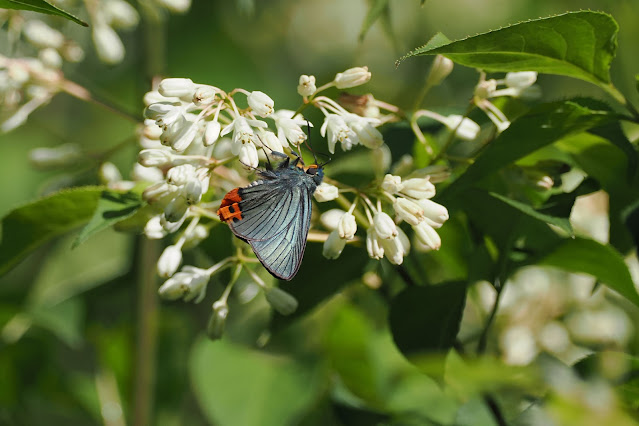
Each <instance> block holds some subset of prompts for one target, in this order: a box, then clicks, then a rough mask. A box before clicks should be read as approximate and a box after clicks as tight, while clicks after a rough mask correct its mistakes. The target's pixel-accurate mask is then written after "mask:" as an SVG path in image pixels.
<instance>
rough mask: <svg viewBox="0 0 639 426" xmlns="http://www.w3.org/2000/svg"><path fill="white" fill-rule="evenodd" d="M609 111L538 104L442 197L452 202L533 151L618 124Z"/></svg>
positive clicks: (566, 104)
mask: <svg viewBox="0 0 639 426" xmlns="http://www.w3.org/2000/svg"><path fill="white" fill-rule="evenodd" d="M616 119H618V117H617V116H616V115H614V114H610V113H608V112H606V111H593V110H591V109H588V108H585V107H583V106H581V105H579V104H577V103H575V102H571V101H561V102H553V103H549V104H543V105H539V106H537V107H535V108H533V109H531V110H530V111H529V112H528V113H527V114H526V115H524V116H522V117H520V118H519V119H518V120H516V121H514V122H513V123H512V124H511V125H510V127H509V128H508V129H506V131H504V132H503V133H502V134H501V135H500V136H499V137H498V138H497V139H495V140H494V141H492V142H491V143H490V145H488V146H487V147H486V149H484V150H483V152H482V153H481V154H480V155H479V157H478V158H477V160H476V161H475V162H474V163H473V164H472V165H471V166H470V167H468V169H466V171H465V172H464V174H462V175H461V176H460V177H459V178H458V179H457V180H456V181H455V182H453V183H452V184H451V185H450V186H449V187H448V188H446V189H445V190H444V191H443V192H442V193H441V195H440V197H439V198H440V200H449V199H451V198H452V197H453V196H454V195H457V194H458V193H459V190H461V189H463V188H465V187H467V186H470V185H472V184H474V183H475V182H477V181H478V180H480V179H482V178H484V177H486V176H488V175H490V174H492V173H494V172H496V171H497V170H499V169H501V168H502V167H504V166H506V165H508V164H510V163H512V162H513V161H515V160H517V159H519V158H522V157H524V156H526V155H528V154H530V153H532V152H533V151H535V150H537V149H539V148H542V147H544V146H546V145H549V144H551V143H553V142H555V141H557V140H559V139H561V138H564V137H566V136H568V135H573V134H576V133H581V132H584V131H586V130H588V129H590V128H593V127H596V126H601V125H603V124H607V123H610V122H613V121H615V120H616Z"/></svg>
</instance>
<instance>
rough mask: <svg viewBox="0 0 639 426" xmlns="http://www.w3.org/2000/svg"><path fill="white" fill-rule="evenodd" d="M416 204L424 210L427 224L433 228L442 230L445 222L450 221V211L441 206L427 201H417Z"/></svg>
mask: <svg viewBox="0 0 639 426" xmlns="http://www.w3.org/2000/svg"><path fill="white" fill-rule="evenodd" d="M416 203H417V204H419V206H420V207H421V208H422V209H423V210H424V219H425V220H426V223H428V224H429V225H430V226H432V227H433V228H435V229H437V228H441V226H442V225H443V224H444V222H446V221H447V220H448V210H447V209H446V207H444V206H442V205H441V204H437V203H436V202H434V201H432V200H427V199H421V200H417V201H416Z"/></svg>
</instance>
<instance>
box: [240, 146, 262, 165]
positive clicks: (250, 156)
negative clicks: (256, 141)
mask: <svg viewBox="0 0 639 426" xmlns="http://www.w3.org/2000/svg"><path fill="white" fill-rule="evenodd" d="M239 160H240V163H242V164H244V165H245V166H248V167H252V168H255V167H257V166H258V165H259V164H260V160H259V158H258V157H257V148H255V145H253V143H252V142H248V143H244V144H242V146H240V152H239Z"/></svg>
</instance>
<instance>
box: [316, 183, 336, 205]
mask: <svg viewBox="0 0 639 426" xmlns="http://www.w3.org/2000/svg"><path fill="white" fill-rule="evenodd" d="M338 196H339V190H338V189H337V187H336V186H334V185H331V184H330V183H326V182H322V183H320V184H319V186H318V187H317V189H316V190H315V193H314V194H313V197H315V200H316V201H317V202H320V203H323V202H325V201H331V200H334V199H336V198H337V197H338Z"/></svg>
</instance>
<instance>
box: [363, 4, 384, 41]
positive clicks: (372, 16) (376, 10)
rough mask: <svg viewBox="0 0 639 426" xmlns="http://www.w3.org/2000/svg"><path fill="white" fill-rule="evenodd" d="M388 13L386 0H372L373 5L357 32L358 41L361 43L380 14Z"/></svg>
mask: <svg viewBox="0 0 639 426" xmlns="http://www.w3.org/2000/svg"><path fill="white" fill-rule="evenodd" d="M384 13H386V14H387V13H388V0H373V3H372V4H371V5H370V6H369V9H368V13H367V14H366V18H364V23H362V28H361V29H360V30H359V37H358V38H359V41H360V42H361V41H363V40H364V37H365V36H366V33H367V32H368V30H369V29H370V28H371V26H372V25H373V24H374V23H375V21H377V20H378V19H379V18H380V17H381V16H382V14H384Z"/></svg>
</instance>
